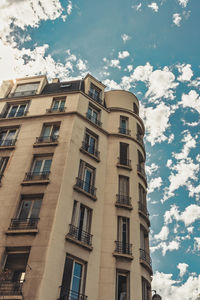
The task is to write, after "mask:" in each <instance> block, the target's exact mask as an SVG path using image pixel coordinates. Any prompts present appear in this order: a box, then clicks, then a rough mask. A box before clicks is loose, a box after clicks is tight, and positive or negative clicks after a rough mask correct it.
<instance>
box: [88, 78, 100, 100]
mask: <svg viewBox="0 0 200 300" xmlns="http://www.w3.org/2000/svg"><path fill="white" fill-rule="evenodd" d="M89 96H90V97H91V98H92V99H94V100H95V101H97V102H99V103H100V104H102V99H101V89H100V88H98V87H97V86H96V85H94V84H93V83H91V84H90V89H89Z"/></svg>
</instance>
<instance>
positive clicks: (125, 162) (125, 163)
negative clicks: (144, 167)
mask: <svg viewBox="0 0 200 300" xmlns="http://www.w3.org/2000/svg"><path fill="white" fill-rule="evenodd" d="M118 164H120V165H123V166H127V167H130V166H131V160H130V159H128V158H124V157H118Z"/></svg>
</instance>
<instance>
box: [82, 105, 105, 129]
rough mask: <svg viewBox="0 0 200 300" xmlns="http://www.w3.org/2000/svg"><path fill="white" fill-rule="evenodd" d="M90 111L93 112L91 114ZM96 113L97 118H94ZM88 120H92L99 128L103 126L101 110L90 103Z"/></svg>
mask: <svg viewBox="0 0 200 300" xmlns="http://www.w3.org/2000/svg"><path fill="white" fill-rule="evenodd" d="M89 110H91V112H92V113H91V112H89ZM94 112H95V113H96V117H95V118H94ZM86 116H87V119H88V120H90V121H91V122H92V123H93V124H95V125H97V126H101V125H102V123H101V121H100V120H101V110H100V109H99V108H97V107H95V106H94V105H92V103H90V102H89V104H88V109H87V113H86Z"/></svg>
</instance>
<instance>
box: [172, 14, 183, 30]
mask: <svg viewBox="0 0 200 300" xmlns="http://www.w3.org/2000/svg"><path fill="white" fill-rule="evenodd" d="M172 20H173V23H174V24H175V25H176V26H178V27H179V26H180V25H181V20H182V17H181V15H180V14H178V13H175V14H173V16H172Z"/></svg>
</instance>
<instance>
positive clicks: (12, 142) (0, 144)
mask: <svg viewBox="0 0 200 300" xmlns="http://www.w3.org/2000/svg"><path fill="white" fill-rule="evenodd" d="M16 140H17V139H3V140H0V147H3V146H14V145H15V143H16Z"/></svg>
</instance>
